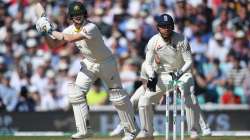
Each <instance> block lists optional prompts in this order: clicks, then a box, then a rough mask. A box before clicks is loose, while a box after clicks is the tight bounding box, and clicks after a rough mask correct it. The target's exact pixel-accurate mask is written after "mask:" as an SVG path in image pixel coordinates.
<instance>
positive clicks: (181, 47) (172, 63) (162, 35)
mask: <svg viewBox="0 0 250 140" xmlns="http://www.w3.org/2000/svg"><path fill="white" fill-rule="evenodd" d="M156 23H157V29H158V31H159V33H158V34H156V35H154V36H153V37H152V38H151V39H150V40H149V42H148V44H147V47H146V48H147V51H146V60H145V64H146V65H145V71H146V74H147V76H148V82H147V88H148V89H149V90H146V93H145V94H143V95H142V96H141V97H140V98H139V102H138V106H139V116H140V121H141V131H140V133H139V134H138V135H137V138H138V139H145V138H152V137H153V110H152V102H157V101H159V100H160V98H161V97H162V95H163V94H164V93H165V92H166V91H170V90H173V87H172V85H170V84H168V83H169V82H170V81H172V80H179V81H181V83H180V84H179V85H178V87H179V90H180V92H183V93H184V96H185V110H186V119H187V124H188V130H189V132H190V136H191V138H194V139H195V138H197V137H198V133H197V131H198V128H199V124H200V123H199V122H202V123H201V128H202V129H203V134H204V135H206V133H207V134H208V133H210V129H209V128H207V126H206V124H205V122H204V119H203V117H202V115H201V110H200V106H199V104H198V102H197V99H196V97H195V95H194V80H193V77H192V74H191V65H192V56H191V48H190V46H189V43H188V41H187V39H186V38H185V37H184V36H183V35H181V34H179V33H177V32H174V31H173V30H174V21H173V18H172V17H171V16H170V15H168V14H162V15H161V16H159V17H158V18H157V19H156ZM156 56H157V57H158V58H159V64H157V65H158V68H157V72H156V71H155V69H154V61H155V57H156ZM206 128H207V129H206Z"/></svg>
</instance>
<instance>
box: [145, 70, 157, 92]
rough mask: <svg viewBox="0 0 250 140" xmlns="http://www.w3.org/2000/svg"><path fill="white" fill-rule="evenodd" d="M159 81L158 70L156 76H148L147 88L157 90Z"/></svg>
mask: <svg viewBox="0 0 250 140" xmlns="http://www.w3.org/2000/svg"><path fill="white" fill-rule="evenodd" d="M157 81H158V76H157V74H156V72H155V74H154V77H149V78H148V83H147V88H148V89H149V90H150V91H153V92H155V91H156V84H157Z"/></svg>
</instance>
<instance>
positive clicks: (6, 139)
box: [0, 136, 250, 140]
mask: <svg viewBox="0 0 250 140" xmlns="http://www.w3.org/2000/svg"><path fill="white" fill-rule="evenodd" d="M0 140H71V139H70V137H52V136H34V137H33V136H28V137H26V136H1V137H0ZM85 140H121V137H93V138H88V139H85ZM155 140H165V138H164V137H155ZM185 140H189V139H188V138H185ZM199 140H250V137H232V136H227V137H212V136H210V137H201V138H200V139H199Z"/></svg>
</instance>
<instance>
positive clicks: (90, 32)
mask: <svg viewBox="0 0 250 140" xmlns="http://www.w3.org/2000/svg"><path fill="white" fill-rule="evenodd" d="M99 32H100V31H99V29H98V28H97V26H96V25H95V24H94V23H89V24H88V25H87V26H85V27H84V28H83V29H82V31H81V32H80V33H81V34H83V35H87V36H88V37H89V39H93V38H95V36H96V35H97V34H98V33H99Z"/></svg>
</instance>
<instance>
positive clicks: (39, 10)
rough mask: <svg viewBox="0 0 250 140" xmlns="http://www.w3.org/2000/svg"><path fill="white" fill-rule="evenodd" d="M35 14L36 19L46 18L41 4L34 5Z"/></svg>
mask: <svg viewBox="0 0 250 140" xmlns="http://www.w3.org/2000/svg"><path fill="white" fill-rule="evenodd" d="M35 14H36V17H37V18H40V17H45V16H46V12H45V10H44V8H43V6H42V5H41V3H39V2H38V3H36V5H35Z"/></svg>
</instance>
